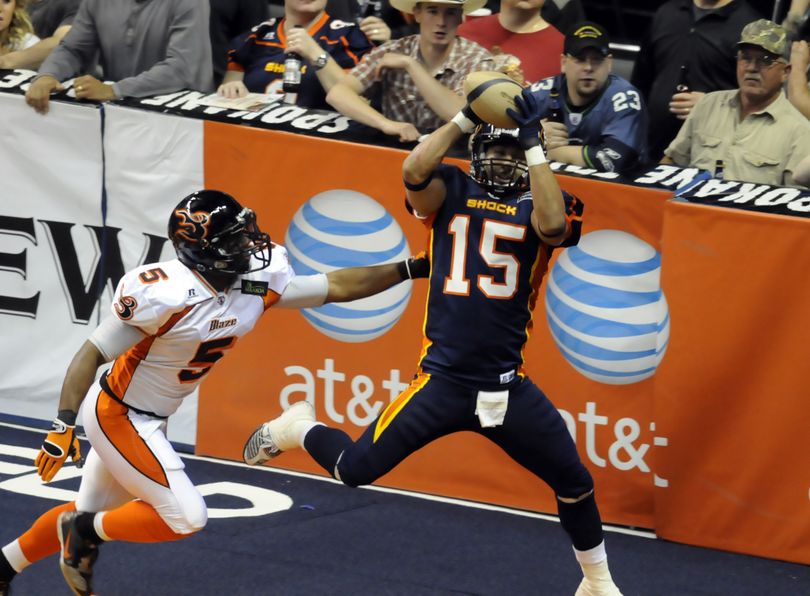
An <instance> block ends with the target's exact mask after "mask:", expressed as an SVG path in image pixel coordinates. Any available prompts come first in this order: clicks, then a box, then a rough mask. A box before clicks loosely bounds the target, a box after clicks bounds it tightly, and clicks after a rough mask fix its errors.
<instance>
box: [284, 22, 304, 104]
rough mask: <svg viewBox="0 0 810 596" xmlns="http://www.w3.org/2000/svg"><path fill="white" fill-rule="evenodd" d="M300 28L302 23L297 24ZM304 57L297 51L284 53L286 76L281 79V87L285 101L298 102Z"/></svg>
mask: <svg viewBox="0 0 810 596" xmlns="http://www.w3.org/2000/svg"><path fill="white" fill-rule="evenodd" d="M295 27H296V28H300V27H301V25H295ZM302 64H303V59H302V58H301V56H299V55H298V54H296V53H295V52H287V53H286V54H284V77H283V78H282V79H281V88H282V90H283V91H284V103H293V104H294V103H296V102H297V101H298V92H299V91H300V89H301V65H302Z"/></svg>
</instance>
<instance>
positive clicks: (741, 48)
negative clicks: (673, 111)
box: [661, 19, 810, 186]
mask: <svg viewBox="0 0 810 596" xmlns="http://www.w3.org/2000/svg"><path fill="white" fill-rule="evenodd" d="M786 54H787V34H786V33H785V30H784V29H783V28H782V27H780V26H779V25H777V24H776V23H773V22H772V21H768V20H765V19H759V20H757V21H753V22H751V23H748V25H746V26H745V28H743V30H742V33H741V35H740V40H739V42H737V84H738V87H739V88H738V89H737V90H730V91H715V92H713V93H708V94H706V95H705V96H704V97H703V99H701V100H700V101H699V102H698V103H697V104H696V105H695V107H694V109H693V110H692V112H691V114H690V115H689V117H688V118H687V119H686V121H685V122H684V124H683V126H682V127H681V130H680V131H679V132H678V135H677V136H676V137H675V140H674V141H672V143H671V144H670V145H669V147H668V148H667V150H666V151H665V152H664V153H665V157H664V159H662V160H661V163H674V164H676V165H679V166H684V167H686V166H692V167H697V168H700V169H703V170H710V171H714V170H715V165H716V163H717V161H718V160H722V163H723V166H724V168H725V172H724V175H725V177H726V178H728V179H730V180H742V181H746V182H756V183H760V184H773V185H777V186H796V185H797V182H796V180H795V176H794V172H795V171H796V166H797V165H798V163H799V162H800V161H801V160H802V158H804V157H805V156H806V155H808V154H810V122H808V120H807V119H806V118H805V117H804V116H802V114H801V113H800V112H799V111H798V110H796V108H794V107H793V106H792V105H791V104H790V102H788V100H787V98H786V97H785V94H784V92H783V91H782V86H783V85H784V83H785V81H786V80H787V78H788V75H789V73H790V64H789V63H788V61H787V59H786V58H785V56H786Z"/></svg>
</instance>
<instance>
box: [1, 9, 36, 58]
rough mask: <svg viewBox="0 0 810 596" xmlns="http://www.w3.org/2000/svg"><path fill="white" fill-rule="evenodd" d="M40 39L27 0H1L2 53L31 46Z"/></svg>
mask: <svg viewBox="0 0 810 596" xmlns="http://www.w3.org/2000/svg"><path fill="white" fill-rule="evenodd" d="M38 41H39V38H38V37H37V36H36V35H34V26H33V25H32V24H31V17H29V16H28V12H27V11H26V10H25V0H0V54H7V53H9V52H14V51H17V50H24V49H26V48H30V47H31V46H33V45H34V44H35V43H37V42H38ZM0 57H2V56H0ZM4 68H5V67H4Z"/></svg>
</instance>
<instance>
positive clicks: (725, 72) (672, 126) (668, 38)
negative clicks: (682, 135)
mask: <svg viewBox="0 0 810 596" xmlns="http://www.w3.org/2000/svg"><path fill="white" fill-rule="evenodd" d="M693 5H694V4H693V0H670V1H669V2H667V3H666V4H664V5H663V6H661V7H660V8H659V9H658V10H657V11H656V13H655V16H654V17H653V22H652V24H651V26H650V28H649V30H648V33H647V35H646V36H645V39H644V41H643V42H642V46H641V52H640V53H639V56H638V60H637V61H636V65H635V68H634V69H633V76H632V83H633V84H634V85H635V86H636V87H637V88H638V89H639V91H641V93H642V95H644V97H645V98H646V100H647V107H648V109H649V113H650V157H651V158H652V159H654V160H658V159H660V157H661V155H662V154H663V152H664V149H666V148H667V146H668V145H669V143H670V142H671V141H672V139H674V138H675V135H676V134H678V130H679V129H680V127H681V124H682V121H681V120H678V119H677V118H676V117H675V116H674V115H672V114H671V113H670V112H669V102H670V100H671V98H672V94H673V93H674V92H675V86H676V85H677V84H678V82H679V78H680V72H681V66H682V65H685V66H686V84H687V85H688V86H689V89H690V90H691V91H703V92H709V91H718V90H721V89H735V88H736V87H737V75H736V60H735V54H736V51H737V48H736V44H737V41H739V39H740V32H741V31H742V28H743V27H745V25H747V24H748V23H750V22H751V21H755V20H757V19H760V18H762V16H761V15H760V14H759V13H757V12H756V11H755V10H754V9H753V8H752V7H751V6H750V5H749V4H748V2H747V1H746V0H734V1H733V2H731V3H729V4H727V5H726V6H724V7H722V8H720V9H718V10H716V11H714V12H711V13H709V14H707V15H704V16H703V17H702V18H701V19H700V20H699V21H695V18H694V16H693V15H694V11H693Z"/></svg>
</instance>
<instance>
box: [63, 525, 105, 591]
mask: <svg viewBox="0 0 810 596" xmlns="http://www.w3.org/2000/svg"><path fill="white" fill-rule="evenodd" d="M78 516H79V514H78V513H77V512H76V511H65V512H63V513H61V514H59V519H58V520H57V521H56V529H57V532H58V534H59V544H61V546H62V548H61V552H60V553H59V567H60V569H61V570H62V575H63V576H64V577H65V581H66V582H67V585H68V587H69V588H70V589H71V591H72V592H73V593H74V594H75V595H76V596H92V594H93V565H94V564H95V562H96V559H98V544H95V543H94V542H91V541H90V540H87V539H85V538H83V537H82V536H81V535H80V534H79V532H78V530H77V529H76V518H77V517H78Z"/></svg>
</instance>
